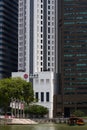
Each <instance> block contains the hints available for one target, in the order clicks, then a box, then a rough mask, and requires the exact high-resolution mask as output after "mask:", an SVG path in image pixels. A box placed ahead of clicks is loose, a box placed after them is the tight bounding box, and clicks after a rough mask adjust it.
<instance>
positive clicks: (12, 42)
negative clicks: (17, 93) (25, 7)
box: [0, 0, 18, 79]
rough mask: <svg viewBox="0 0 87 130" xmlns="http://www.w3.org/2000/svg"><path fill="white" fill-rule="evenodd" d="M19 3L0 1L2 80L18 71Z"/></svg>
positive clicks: (0, 63) (0, 71) (0, 73)
mask: <svg viewBox="0 0 87 130" xmlns="http://www.w3.org/2000/svg"><path fill="white" fill-rule="evenodd" d="M17 19H18V1H17V0H12V1H9V0H0V79H1V78H6V77H10V76H11V72H12V71H13V72H14V71H17V36H18V35H17V30H18V29H17V22H18V21H17Z"/></svg>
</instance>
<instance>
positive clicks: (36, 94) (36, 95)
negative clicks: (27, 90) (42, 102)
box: [35, 92, 39, 100]
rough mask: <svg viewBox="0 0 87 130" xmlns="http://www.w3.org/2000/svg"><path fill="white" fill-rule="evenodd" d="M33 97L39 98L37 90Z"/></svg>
mask: <svg viewBox="0 0 87 130" xmlns="http://www.w3.org/2000/svg"><path fill="white" fill-rule="evenodd" d="M35 98H36V99H37V100H38V98H39V95H38V92H36V93H35Z"/></svg>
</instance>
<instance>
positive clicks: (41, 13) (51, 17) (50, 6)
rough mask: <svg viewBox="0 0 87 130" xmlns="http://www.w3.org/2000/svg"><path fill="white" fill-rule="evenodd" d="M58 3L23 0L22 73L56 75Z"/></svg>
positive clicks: (21, 32)
mask: <svg viewBox="0 0 87 130" xmlns="http://www.w3.org/2000/svg"><path fill="white" fill-rule="evenodd" d="M55 6H56V0H19V21H18V23H19V32H18V34H19V35H18V38H19V40H18V46H19V48H18V70H19V71H29V73H33V74H34V73H35V72H41V71H47V70H48V71H53V72H56V67H55V65H56V49H57V48H56V7H55Z"/></svg>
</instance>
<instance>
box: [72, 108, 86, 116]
mask: <svg viewBox="0 0 87 130" xmlns="http://www.w3.org/2000/svg"><path fill="white" fill-rule="evenodd" d="M73 115H75V116H77V117H83V116H84V115H85V113H84V112H83V111H81V110H76V111H74V112H73Z"/></svg>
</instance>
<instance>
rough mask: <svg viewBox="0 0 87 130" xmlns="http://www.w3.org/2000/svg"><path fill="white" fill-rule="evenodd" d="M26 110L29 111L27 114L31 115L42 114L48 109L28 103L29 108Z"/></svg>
mask: <svg viewBox="0 0 87 130" xmlns="http://www.w3.org/2000/svg"><path fill="white" fill-rule="evenodd" d="M25 111H26V110H25ZM27 112H29V114H31V115H38V116H39V115H41V116H43V115H46V114H47V113H48V109H47V108H46V107H43V106H40V105H30V106H29V108H28V109H27Z"/></svg>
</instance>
